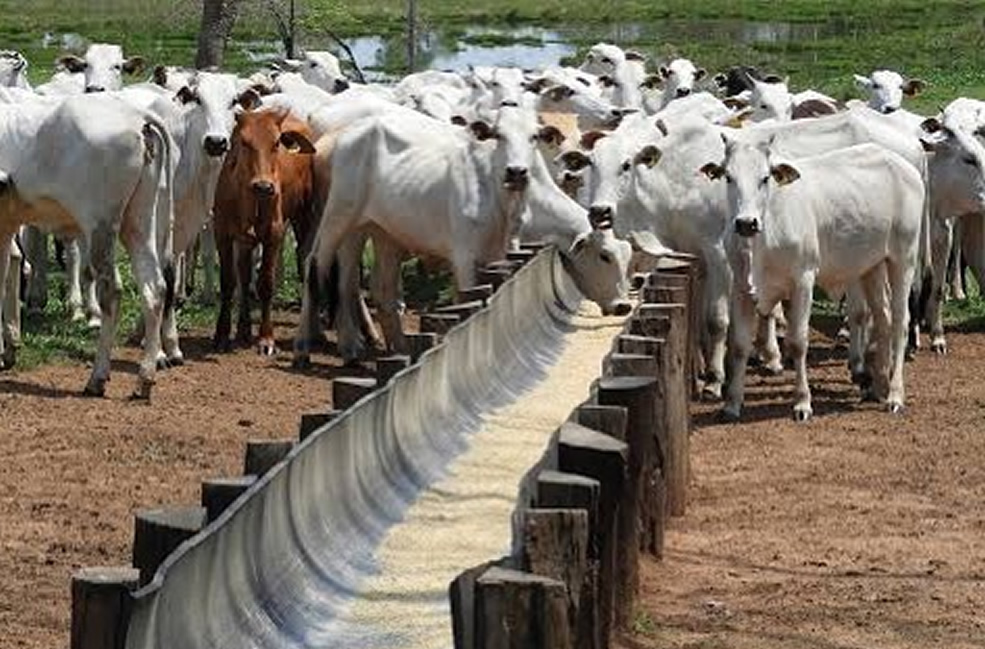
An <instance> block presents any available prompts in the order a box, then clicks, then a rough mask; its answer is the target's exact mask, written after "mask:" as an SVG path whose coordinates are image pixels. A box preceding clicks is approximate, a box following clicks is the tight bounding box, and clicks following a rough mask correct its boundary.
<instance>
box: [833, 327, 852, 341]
mask: <svg viewBox="0 0 985 649" xmlns="http://www.w3.org/2000/svg"><path fill="white" fill-rule="evenodd" d="M835 340H837V341H838V342H839V343H841V344H843V345H847V344H848V343H850V342H851V341H852V334H851V332H850V331H848V328H847V327H842V328H841V329H839V330H838V333H837V334H835Z"/></svg>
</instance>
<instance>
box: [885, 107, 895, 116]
mask: <svg viewBox="0 0 985 649" xmlns="http://www.w3.org/2000/svg"><path fill="white" fill-rule="evenodd" d="M882 112H883V114H885V115H888V114H890V113H895V112H896V106H883V107H882Z"/></svg>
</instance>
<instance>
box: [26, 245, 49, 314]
mask: <svg viewBox="0 0 985 649" xmlns="http://www.w3.org/2000/svg"><path fill="white" fill-rule="evenodd" d="M21 243H22V244H23V245H24V254H25V255H26V256H27V259H28V261H30V263H31V271H32V272H31V277H30V280H29V281H28V283H27V291H26V293H27V295H26V299H27V311H28V313H42V312H44V310H45V307H46V306H48V235H47V234H45V233H44V232H42V231H41V230H39V229H38V228H36V227H34V226H28V227H26V228H24V234H23V236H22V237H21Z"/></svg>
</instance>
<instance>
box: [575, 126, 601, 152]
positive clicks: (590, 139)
mask: <svg viewBox="0 0 985 649" xmlns="http://www.w3.org/2000/svg"><path fill="white" fill-rule="evenodd" d="M605 135H606V134H605V132H604V131H589V132H587V133H584V134H582V136H581V148H583V149H586V150H588V151H591V150H592V149H594V148H595V143H596V142H598V141H599V140H601V139H602V138H604V137H605Z"/></svg>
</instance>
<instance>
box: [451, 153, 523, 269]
mask: <svg viewBox="0 0 985 649" xmlns="http://www.w3.org/2000/svg"><path fill="white" fill-rule="evenodd" d="M463 153H464V154H465V156H467V157H469V158H470V159H471V162H472V165H468V161H463V162H465V164H463V168H465V169H467V168H469V167H470V166H471V167H472V168H473V169H474V170H475V176H474V177H473V178H472V179H471V182H470V183H469V184H471V185H472V186H473V188H474V189H473V191H474V192H475V196H476V199H477V200H476V203H475V207H476V209H477V212H478V213H477V215H476V216H477V217H478V218H479V219H481V220H486V219H487V218H488V223H489V227H487V228H484V233H485V237H484V241H483V245H482V252H483V254H482V255H481V256H480V257H481V258H480V262H490V261H495V260H498V259H502V258H503V256H505V254H506V250H507V248H508V247H509V241H510V238H511V237H512V236H514V234H515V233H517V232H519V230H520V228H521V225H522V222H523V220H524V218H523V217H524V214H525V212H526V210H527V209H528V207H527V199H528V195H529V192H530V187H529V186H528V187H527V189H525V190H524V191H522V192H514V191H510V190H508V189H506V188H505V187H504V186H503V178H502V175H503V174H502V172H501V171H500V170H498V169H496V167H495V165H494V160H495V157H496V147H495V146H491V145H490V144H488V143H484V142H479V141H476V140H470V144H469V146H468V147H467V149H466V150H465V151H464V152H463Z"/></svg>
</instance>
